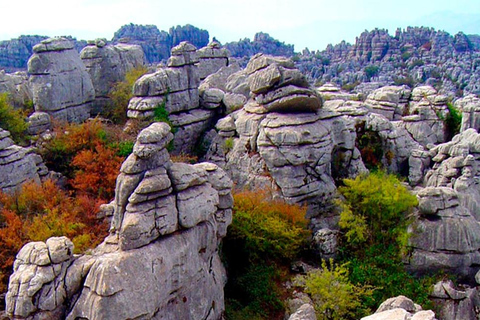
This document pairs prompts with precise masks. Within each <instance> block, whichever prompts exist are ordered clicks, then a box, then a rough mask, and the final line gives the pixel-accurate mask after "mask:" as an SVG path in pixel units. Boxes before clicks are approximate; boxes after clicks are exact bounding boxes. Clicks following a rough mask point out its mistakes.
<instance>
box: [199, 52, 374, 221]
mask: <svg viewBox="0 0 480 320" xmlns="http://www.w3.org/2000/svg"><path fill="white" fill-rule="evenodd" d="M212 76H215V75H212ZM212 76H211V77H212ZM208 79H209V78H207V80H208ZM227 79H228V81H226V83H227V85H224V89H225V90H227V91H226V92H228V93H230V91H229V88H241V87H243V86H245V85H246V86H247V87H248V88H250V90H251V93H250V94H249V95H248V96H250V99H249V100H248V101H247V102H246V103H245V105H244V106H243V107H242V108H241V109H239V110H236V111H233V112H231V113H230V114H229V115H228V116H227V117H225V118H223V119H221V120H219V121H218V122H217V126H216V129H217V131H218V134H217V136H216V137H215V139H214V140H213V143H212V145H211V147H210V149H209V152H208V153H207V159H209V160H211V161H214V162H215V163H217V164H219V165H221V166H224V168H225V169H226V170H227V171H228V172H229V174H230V175H231V177H232V179H233V180H234V181H235V182H236V183H237V186H239V187H245V186H248V187H251V188H255V187H270V188H271V189H272V190H277V191H278V195H279V196H281V197H283V198H284V199H285V200H287V201H288V202H290V203H302V202H307V203H309V204H311V208H312V212H313V211H315V210H316V209H318V208H317V204H320V203H322V202H323V203H324V201H327V199H329V198H330V197H331V196H332V195H333V194H334V192H335V190H336V188H335V183H334V178H333V175H332V172H331V168H332V162H334V159H337V155H338V159H340V158H341V159H342V161H343V162H342V165H344V166H345V167H346V168H348V169H346V170H345V172H348V173H346V175H350V174H352V175H355V174H358V173H359V172H364V171H365V167H364V166H363V163H362V162H361V158H360V153H359V152H358V150H357V149H356V148H355V142H354V141H355V136H356V135H355V129H354V125H353V122H349V121H344V119H343V118H342V115H341V114H339V113H336V112H332V111H328V110H323V109H322V108H321V106H322V102H321V99H320V98H319V97H318V95H317V93H316V91H315V90H314V89H313V88H310V87H309V85H308V83H307V81H306V79H305V78H304V77H303V76H302V74H301V73H300V71H298V70H297V69H294V68H293V63H292V62H291V61H290V60H288V59H286V58H281V57H271V56H266V55H263V54H258V55H256V56H254V57H252V59H251V60H250V62H249V63H248V65H247V67H246V69H245V70H244V71H241V72H235V73H232V74H231V75H229V76H228V77H227ZM241 79H243V80H241ZM236 94H239V93H236ZM340 154H341V155H340ZM314 208H315V209H314ZM316 214H318V210H317V213H316Z"/></svg>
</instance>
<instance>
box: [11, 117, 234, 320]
mask: <svg viewBox="0 0 480 320" xmlns="http://www.w3.org/2000/svg"><path fill="white" fill-rule="evenodd" d="M171 139H172V134H171V132H170V128H169V126H168V125H167V124H165V123H153V124H152V125H150V126H149V127H147V128H146V129H144V130H143V131H141V132H140V134H139V135H138V137H137V141H136V143H135V146H134V151H133V153H132V154H131V155H130V156H129V157H128V158H127V160H125V162H124V163H123V165H122V168H121V172H120V174H119V176H118V178H117V186H116V190H115V200H114V201H113V202H112V203H110V204H109V205H108V206H110V207H111V208H112V209H113V212H114V217H113V220H112V225H111V233H110V236H108V237H107V238H106V239H105V241H104V242H103V243H102V244H101V245H100V246H98V247H97V248H96V249H94V250H93V252H92V253H91V254H89V255H83V256H77V255H73V254H72V250H73V246H72V245H71V242H70V241H69V240H68V239H66V238H51V239H49V240H48V241H47V242H46V243H43V242H34V243H29V244H27V245H25V246H24V247H23V248H22V250H21V251H20V252H19V254H18V255H17V258H16V261H15V272H14V274H13V275H12V277H11V278H10V284H9V291H8V294H7V313H8V315H9V316H12V317H15V318H17V319H47V318H48V319H71V320H73V319H92V320H93V319H96V320H97V319H116V320H117V319H125V320H126V319H220V318H221V317H222V314H223V311H224V300H223V286H224V284H225V281H226V276H225V270H224V268H223V266H222V263H221V261H220V258H219V256H218V245H219V242H220V240H221V239H222V238H223V237H224V236H225V235H226V230H227V226H228V225H229V224H230V222H231V219H232V205H233V198H232V196H231V193H230V190H231V187H232V182H231V180H230V179H229V178H228V177H227V176H226V174H225V172H224V171H223V170H222V169H220V168H219V167H218V166H216V165H214V164H211V163H200V164H196V165H187V164H182V163H172V162H171V161H170V158H169V154H168V152H167V151H166V149H165V148H166V145H167V144H168V143H169V142H170V141H171ZM47 293H48V295H47Z"/></svg>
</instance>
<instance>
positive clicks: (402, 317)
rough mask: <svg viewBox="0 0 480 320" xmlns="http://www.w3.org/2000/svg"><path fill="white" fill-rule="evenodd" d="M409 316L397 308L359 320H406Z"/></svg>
mask: <svg viewBox="0 0 480 320" xmlns="http://www.w3.org/2000/svg"><path fill="white" fill-rule="evenodd" d="M410 318H411V314H410V313H408V312H407V311H406V310H404V309H401V308H397V309H392V310H387V311H383V312H380V313H375V314H372V315H370V316H368V317H363V318H362V319H361V320H408V319H410Z"/></svg>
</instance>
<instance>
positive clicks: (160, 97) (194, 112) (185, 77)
mask: <svg viewBox="0 0 480 320" xmlns="http://www.w3.org/2000/svg"><path fill="white" fill-rule="evenodd" d="M198 62H199V58H198V53H197V50H196V48H195V46H193V45H192V44H190V43H188V42H182V43H180V44H179V45H178V46H176V47H174V48H173V49H172V56H171V57H170V59H169V60H168V63H167V64H168V67H161V68H159V69H158V70H157V71H156V72H155V73H152V74H146V75H144V76H143V77H141V78H140V79H138V80H137V82H136V83H135V86H134V88H133V94H134V97H133V98H132V99H131V100H130V102H129V105H128V112H127V115H128V118H130V119H149V118H153V117H154V115H155V110H156V109H157V108H164V109H165V110H166V111H167V113H168V114H169V120H170V121H171V123H172V125H173V127H174V128H175V131H176V132H175V138H174V150H175V153H190V152H192V151H193V149H194V148H195V145H196V143H197V141H198V139H199V138H200V136H201V134H202V133H203V132H205V131H206V130H207V128H209V126H210V122H211V120H212V118H213V116H214V115H215V110H210V109H203V108H200V103H199V92H198V87H199V84H200V77H199V75H198V66H197V64H198Z"/></svg>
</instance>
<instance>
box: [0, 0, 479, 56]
mask: <svg viewBox="0 0 480 320" xmlns="http://www.w3.org/2000/svg"><path fill="white" fill-rule="evenodd" d="M0 12H2V17H1V19H0V40H8V39H11V38H16V37H18V36H20V35H32V34H38V35H46V36H61V35H71V36H73V37H76V38H77V39H83V40H90V39H95V38H107V39H111V38H112V37H113V34H114V33H115V31H117V30H118V29H119V28H120V27H121V26H122V25H125V24H129V23H134V24H154V25H156V26H157V27H158V28H159V29H160V30H166V31H168V29H169V28H170V27H172V26H176V25H185V24H192V25H194V26H196V27H198V28H201V29H206V30H208V32H209V34H210V37H213V36H214V37H216V38H217V39H218V40H219V41H220V42H222V43H225V42H230V41H238V40H239V39H243V38H250V39H253V37H254V35H255V33H257V32H260V31H262V32H266V33H269V34H270V35H271V36H272V37H274V38H276V39H278V40H280V41H283V42H285V43H287V44H293V45H294V46H295V51H297V52H298V51H301V50H302V49H304V48H305V47H308V48H309V49H310V50H323V49H325V47H326V46H327V45H328V44H329V43H332V44H336V43H339V42H341V41H342V40H345V41H347V42H350V43H354V42H355V37H356V36H359V35H360V34H361V33H362V32H363V31H365V30H372V29H374V28H382V29H388V31H389V32H390V34H394V32H395V30H396V29H397V27H400V28H406V27H407V26H427V27H434V28H435V29H438V30H444V31H447V32H449V33H450V34H452V35H453V34H456V33H457V32H459V31H463V32H464V33H466V34H480V0H455V1H452V0H401V1H399V0H396V1H391V0H382V1H378V0H337V1H332V0H293V1H292V0H276V1H275V0H238V1H230V0H182V1H180V2H177V1H173V0H168V1H163V0H74V1H71V0H41V1H40V0H16V1H6V0H1V2H0Z"/></svg>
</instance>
